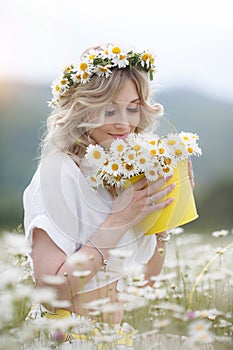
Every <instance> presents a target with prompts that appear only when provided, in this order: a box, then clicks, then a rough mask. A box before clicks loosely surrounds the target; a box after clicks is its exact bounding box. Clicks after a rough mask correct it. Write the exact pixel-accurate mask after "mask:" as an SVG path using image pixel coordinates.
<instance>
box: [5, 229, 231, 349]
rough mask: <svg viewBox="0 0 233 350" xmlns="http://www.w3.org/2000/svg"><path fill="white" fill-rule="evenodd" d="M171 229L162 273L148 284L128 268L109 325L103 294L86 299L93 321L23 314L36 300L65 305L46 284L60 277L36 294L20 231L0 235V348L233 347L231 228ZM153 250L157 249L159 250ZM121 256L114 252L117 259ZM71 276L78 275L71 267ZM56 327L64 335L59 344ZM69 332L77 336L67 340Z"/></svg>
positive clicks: (110, 309) (111, 307) (109, 310)
mask: <svg viewBox="0 0 233 350" xmlns="http://www.w3.org/2000/svg"><path fill="white" fill-rule="evenodd" d="M171 234H172V241H171V243H169V244H168V245H167V248H166V259H165V264H164V267H163V270H162V273H161V274H160V275H159V276H155V277H153V286H152V287H149V286H146V285H145V280H144V279H143V275H138V274H137V272H138V266H130V267H128V268H129V271H130V276H131V278H130V279H129V280H128V281H127V286H126V288H125V290H124V291H123V292H121V293H120V295H119V298H120V299H121V300H122V301H123V302H124V304H125V310H126V311H125V315H124V320H123V323H122V324H121V325H112V324H110V323H109V324H108V323H104V322H102V321H101V315H102V314H103V313H105V314H106V313H109V314H111V313H114V312H116V305H114V304H110V303H109V300H108V298H105V299H101V300H96V302H92V305H91V308H92V309H93V315H95V317H96V320H97V321H98V322H93V321H92V320H91V319H89V318H84V317H71V316H69V317H66V318H59V319H54V318H53V319H49V318H45V317H36V318H35V317H33V313H31V316H30V317H28V314H29V311H30V310H31V307H32V306H33V305H35V304H38V303H47V304H51V305H53V306H54V307H61V308H62V307H64V308H65V303H64V302H63V304H61V302H60V301H58V300H56V295H55V292H54V287H53V286H54V285H56V284H57V283H60V281H59V279H58V278H57V279H56V278H55V279H54V278H53V279H52V278H51V279H50V284H51V287H49V288H46V289H43V290H40V291H36V290H35V286H34V282H33V279H32V270H31V267H30V263H29V260H28V257H27V254H28V253H29V252H28V250H27V248H26V247H25V244H24V235H23V233H22V232H21V230H20V228H19V229H17V230H15V231H14V232H3V233H2V235H1V244H0V249H1V251H0V259H1V265H0V268H1V280H0V293H1V294H0V310H1V313H0V327H1V328H0V332H1V333H0V349H1V350H5V349H11V350H21V349H23V350H26V349H37V350H47V349H82V350H87V349H88V350H89V349H98V350H106V349H114V350H117V349H119V350H120V349H136V350H137V349H138V350H139V349H145V348H147V349H148V350H150V349H151V350H152V349H161V350H162V349H168V350H170V349H171V350H179V349H182V350H183V349H190V350H191V349H192V350H193V349H217V350H218V349H219V350H220V349H221V350H230V349H233V270H232V256H233V235H232V231H229V230H225V229H222V230H218V231H214V232H209V233H208V234H207V233H205V234H200V233H190V232H186V230H183V229H182V228H176V229H174V230H173V231H172V233H171ZM160 254H165V252H164V250H163V249H161V250H160ZM124 258H125V257H124V256H122V255H119V263H120V262H121V261H122V259H124ZM77 278H85V274H79V273H78V271H77ZM89 306H90V305H89ZM35 310H36V309H35V308H34V314H35ZM38 310H39V309H38ZM38 310H37V312H38ZM64 332H66V334H68V335H70V337H69V338H68V340H69V341H66V342H65V343H64ZM73 334H78V339H76V340H75V341H73V340H72V335H73ZM127 336H128V341H125V340H124V341H123V342H122V343H121V339H123V338H124V339H126V338H127ZM132 339H133V342H132Z"/></svg>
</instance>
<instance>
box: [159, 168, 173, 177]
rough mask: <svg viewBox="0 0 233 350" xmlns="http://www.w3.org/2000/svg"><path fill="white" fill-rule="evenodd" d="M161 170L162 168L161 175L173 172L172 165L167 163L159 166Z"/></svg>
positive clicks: (166, 175)
mask: <svg viewBox="0 0 233 350" xmlns="http://www.w3.org/2000/svg"><path fill="white" fill-rule="evenodd" d="M161 170H162V175H163V177H168V176H170V175H173V173H174V169H173V167H171V166H169V165H166V166H163V167H161Z"/></svg>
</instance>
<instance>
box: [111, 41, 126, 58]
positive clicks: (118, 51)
mask: <svg viewBox="0 0 233 350" xmlns="http://www.w3.org/2000/svg"><path fill="white" fill-rule="evenodd" d="M108 51H109V55H110V57H111V58H113V57H115V58H116V57H118V58H119V56H120V55H121V54H123V52H122V50H121V48H120V47H119V46H117V45H112V44H110V45H109V46H108Z"/></svg>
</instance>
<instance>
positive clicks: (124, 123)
mask: <svg viewBox="0 0 233 350" xmlns="http://www.w3.org/2000/svg"><path fill="white" fill-rule="evenodd" d="M129 125H130V121H129V116H128V115H127V112H126V109H125V108H120V109H119V110H118V113H117V120H116V122H115V127H116V128H118V129H119V128H121V129H128V128H129Z"/></svg>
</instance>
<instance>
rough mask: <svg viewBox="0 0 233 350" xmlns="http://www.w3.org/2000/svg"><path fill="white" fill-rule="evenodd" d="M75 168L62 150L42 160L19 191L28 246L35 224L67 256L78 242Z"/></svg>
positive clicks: (78, 244)
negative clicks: (21, 190) (23, 189)
mask: <svg viewBox="0 0 233 350" xmlns="http://www.w3.org/2000/svg"><path fill="white" fill-rule="evenodd" d="M79 173H80V170H79V168H78V167H77V166H76V165H75V163H74V162H73V161H72V160H71V159H70V158H69V157H68V156H67V155H65V154H62V153H56V154H54V155H53V156H49V157H48V158H47V159H46V160H44V161H43V162H42V163H41V164H40V166H39V167H38V169H37V171H36V172H35V174H34V176H33V178H32V180H31V183H30V184H29V186H28V187H27V188H26V189H25V191H24V194H23V205H24V229H25V236H26V241H27V244H28V245H29V246H32V232H33V229H34V228H35V227H37V228H41V229H43V230H45V231H46V232H47V234H48V235H49V236H50V238H51V239H52V240H53V241H54V242H55V244H56V245H57V246H58V247H59V248H60V249H61V250H62V251H64V252H65V254H66V255H67V256H69V255H71V254H72V253H73V252H74V251H76V250H77V249H79V248H80V247H81V245H82V241H81V236H80V217H79V216H80V200H79V187H80V184H79V183H80V182H79V178H78V175H79Z"/></svg>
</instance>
